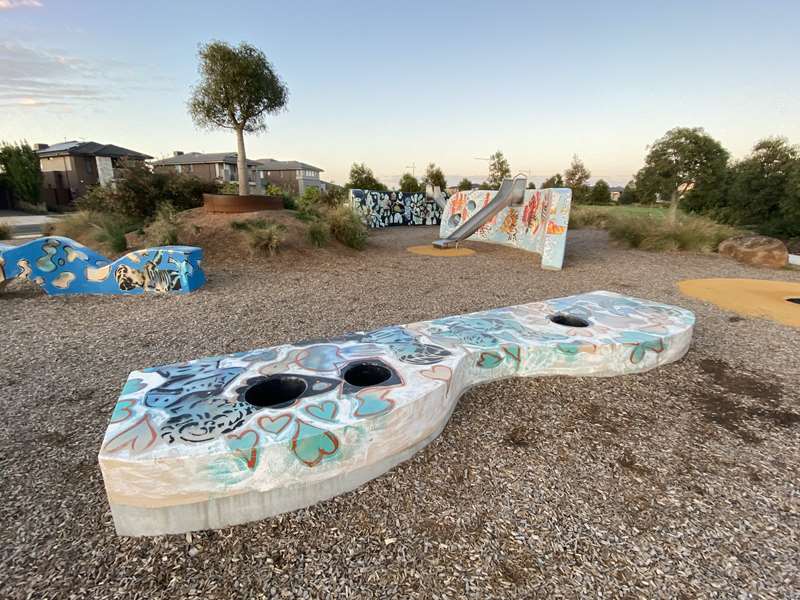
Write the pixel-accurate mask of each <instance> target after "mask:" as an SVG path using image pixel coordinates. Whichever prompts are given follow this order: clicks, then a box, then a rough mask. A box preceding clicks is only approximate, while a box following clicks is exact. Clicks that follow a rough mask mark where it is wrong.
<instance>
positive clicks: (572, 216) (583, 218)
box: [569, 205, 609, 229]
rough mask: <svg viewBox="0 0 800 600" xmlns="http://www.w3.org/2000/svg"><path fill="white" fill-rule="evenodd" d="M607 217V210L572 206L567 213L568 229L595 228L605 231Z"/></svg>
mask: <svg viewBox="0 0 800 600" xmlns="http://www.w3.org/2000/svg"><path fill="white" fill-rule="evenodd" d="M608 215H609V212H608V210H603V209H602V208H589V207H587V206H581V205H573V206H572V208H571V209H570V211H569V228H570V229H583V228H584V227H596V228H598V229H605V227H606V225H607V223H608Z"/></svg>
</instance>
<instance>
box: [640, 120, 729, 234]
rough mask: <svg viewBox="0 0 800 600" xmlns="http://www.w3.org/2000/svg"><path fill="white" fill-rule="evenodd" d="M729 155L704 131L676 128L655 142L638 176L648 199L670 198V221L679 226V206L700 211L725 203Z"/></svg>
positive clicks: (698, 128) (641, 187)
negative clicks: (724, 192) (685, 202)
mask: <svg viewBox="0 0 800 600" xmlns="http://www.w3.org/2000/svg"><path fill="white" fill-rule="evenodd" d="M727 169H728V152H727V150H725V149H724V148H723V147H722V145H721V144H720V143H719V142H718V141H717V140H715V139H714V138H712V137H711V136H710V135H708V134H707V133H706V132H705V131H704V130H703V129H702V128H701V127H693V128H689V127H676V128H674V129H670V130H669V131H668V132H667V133H666V134H664V136H663V137H661V138H659V139H658V140H656V141H655V143H654V144H653V145H652V146H651V147H650V151H649V152H648V154H647V157H646V158H645V162H644V167H642V169H641V170H640V171H639V172H638V173H637V174H636V189H637V190H639V193H640V194H641V195H642V196H644V197H654V196H657V197H659V198H669V203H670V204H669V212H668V216H667V218H668V221H669V222H670V223H675V222H677V219H678V204H679V203H680V201H681V198H686V200H687V204H692V205H693V206H694V207H695V208H697V207H701V206H703V207H706V208H708V207H711V206H718V205H719V204H720V203H721V202H722V198H723V190H724V184H725V179H726V175H727Z"/></svg>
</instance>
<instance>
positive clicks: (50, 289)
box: [0, 236, 205, 295]
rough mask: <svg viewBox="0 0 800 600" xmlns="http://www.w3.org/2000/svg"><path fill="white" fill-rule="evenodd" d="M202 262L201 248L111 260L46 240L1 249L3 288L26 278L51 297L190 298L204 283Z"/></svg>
mask: <svg viewBox="0 0 800 600" xmlns="http://www.w3.org/2000/svg"><path fill="white" fill-rule="evenodd" d="M202 258H203V251H202V250H201V249H200V248H195V247H193V246H161V247H157V248H146V249H144V250H135V251H133V252H129V253H128V254H126V255H125V256H122V257H120V258H118V259H117V260H115V261H111V260H109V259H108V258H106V257H105V256H103V255H102V254H98V253H97V252H95V251H94V250H92V249H91V248H87V247H86V246H84V245H83V244H79V243H78V242H76V241H75V240H71V239H69V238H65V237H58V236H47V237H42V238H39V239H36V240H33V241H30V242H27V243H25V244H22V245H20V246H10V245H7V244H0V283H3V282H5V281H8V280H11V279H14V278H19V279H26V280H29V281H33V282H34V283H36V284H38V285H39V286H40V287H41V288H42V289H43V290H44V291H45V292H46V293H48V294H51V295H61V294H144V293H148V292H178V293H186V292H191V291H193V290H196V289H197V288H199V287H201V286H202V285H203V284H204V283H205V274H204V273H203V269H202V268H201V267H200V263H201V261H202Z"/></svg>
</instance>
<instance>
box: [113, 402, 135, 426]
mask: <svg viewBox="0 0 800 600" xmlns="http://www.w3.org/2000/svg"><path fill="white" fill-rule="evenodd" d="M134 404H136V399H135V398H133V399H131V400H118V401H117V404H116V405H115V406H114V412H113V413H111V423H121V422H122V421H124V420H125V419H129V418H130V417H132V416H133V411H132V410H131V407H132V406H133V405H134Z"/></svg>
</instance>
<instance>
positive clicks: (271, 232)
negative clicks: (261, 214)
mask: <svg viewBox="0 0 800 600" xmlns="http://www.w3.org/2000/svg"><path fill="white" fill-rule="evenodd" d="M231 227H232V228H233V229H235V230H236V231H241V232H242V233H244V234H245V235H246V236H247V242H248V244H249V245H250V247H251V248H252V249H253V250H255V251H257V252H262V253H264V254H268V255H269V256H273V255H274V254H275V253H276V252H277V251H278V248H279V247H280V245H281V243H282V242H283V239H284V235H283V232H284V231H285V230H286V227H284V226H283V225H281V224H280V223H273V222H271V221H267V220H266V219H248V220H247V221H234V222H232V223H231Z"/></svg>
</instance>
